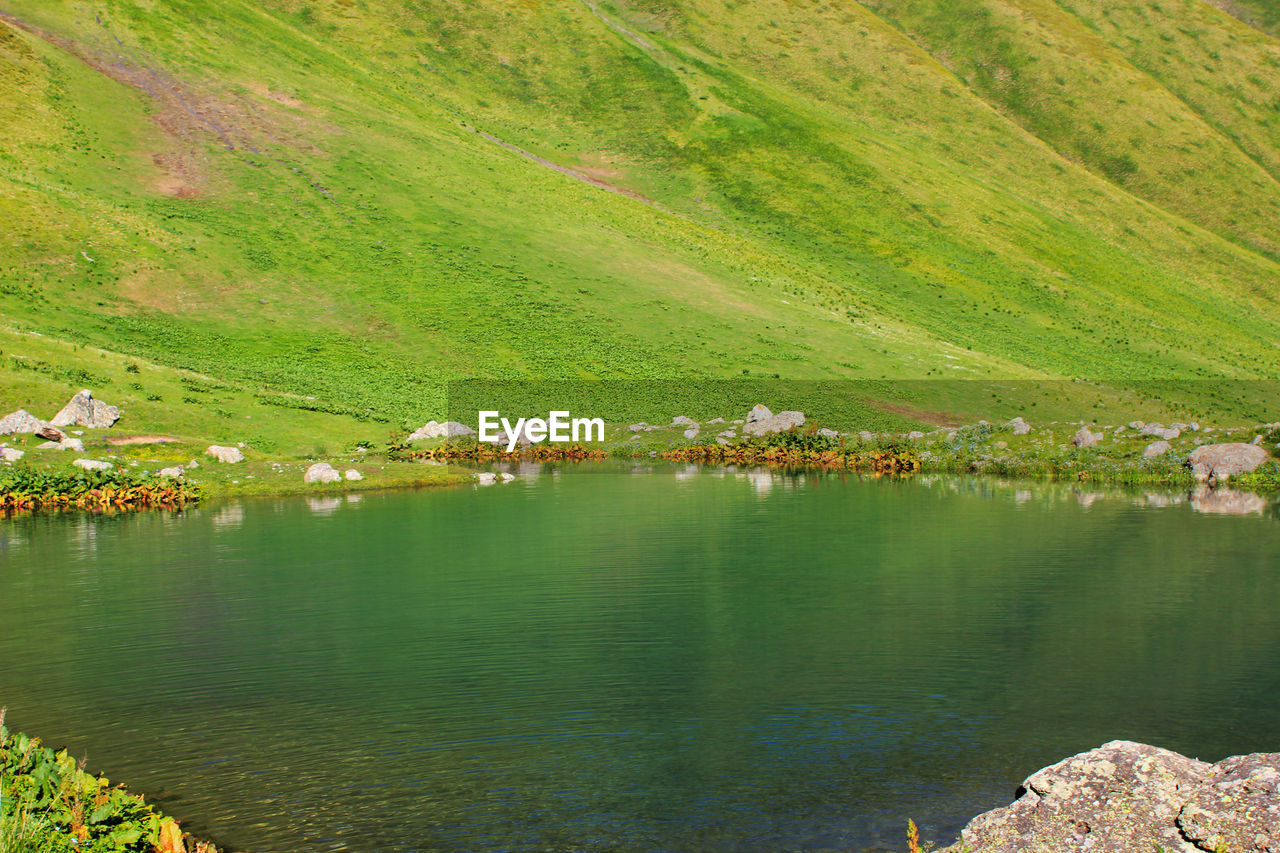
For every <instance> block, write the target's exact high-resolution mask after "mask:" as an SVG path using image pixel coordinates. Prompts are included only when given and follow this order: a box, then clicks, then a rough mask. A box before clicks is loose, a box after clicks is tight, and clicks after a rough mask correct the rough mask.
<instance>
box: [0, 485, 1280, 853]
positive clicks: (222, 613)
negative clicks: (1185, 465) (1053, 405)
mask: <svg viewBox="0 0 1280 853" xmlns="http://www.w3.org/2000/svg"><path fill="white" fill-rule="evenodd" d="M519 473H520V479H518V480H517V481H516V482H513V483H511V484H508V485H501V486H492V487H488V488H468V489H457V490H441V491H430V492H415V493H406V492H401V493H388V494H369V495H364V496H360V497H351V498H341V497H337V498H309V499H287V500H285V499H281V500H254V501H243V502H239V503H221V504H210V505H207V506H204V507H200V508H198V509H195V510H191V511H188V512H185V513H182V514H176V515H175V514H166V513H135V514H124V515H118V516H112V517H93V516H87V515H75V514H72V515H61V516H44V517H26V518H15V519H10V520H7V521H0V704H4V705H7V706H8V708H9V725H10V727H11V728H15V729H21V730H25V731H28V732H31V733H33V734H38V735H40V736H41V737H43V738H44V739H45V740H46V741H47V742H50V743H52V744H58V745H67V746H69V747H71V748H72V750H73V751H74V752H75V753H76V754H77V755H81V754H87V756H88V762H89V767H90V768H91V769H94V770H97V771H100V772H104V773H106V774H108V775H109V776H110V777H111V778H112V779H113V780H119V781H125V782H127V783H128V784H129V785H130V786H131V787H132V788H134V789H136V790H138V791H142V792H146V793H148V794H149V795H152V796H153V798H155V799H157V800H159V801H160V802H161V803H162V804H163V805H164V807H165V808H166V809H168V810H169V811H171V812H173V813H174V814H176V815H178V816H180V817H183V818H184V819H185V825H186V827H187V828H189V829H192V830H194V831H196V832H198V833H206V834H208V835H210V836H211V837H213V838H214V839H216V840H219V841H221V842H224V843H227V844H229V845H231V846H233V847H235V848H237V849H247V850H251V851H258V853H269V852H270V851H290V853H291V852H292V851H303V850H336V849H344V850H345V849H349V850H358V851H409V850H448V851H452V850H475V851H499V850H591V851H596V850H724V851H731V850H782V849H786V850H829V849H849V850H871V849H885V850H902V849H904V847H905V841H904V839H905V827H906V821H907V819H908V818H909V817H910V818H914V819H915V820H916V821H917V822H918V823H919V824H920V825H921V827H922V830H923V834H924V836H925V837H926V839H932V840H938V841H949V840H950V839H951V838H952V837H954V836H955V834H956V833H957V832H958V831H959V829H960V827H961V826H962V825H963V824H964V823H965V822H966V821H967V820H968V819H969V818H970V817H972V816H973V815H975V814H976V813H978V812H980V811H983V810H985V809H988V808H991V807H994V806H998V805H1003V804H1005V803H1007V802H1008V801H1009V800H1010V799H1011V797H1012V795H1013V793H1014V790H1015V788H1016V787H1017V785H1018V783H1019V782H1020V781H1021V780H1022V779H1023V777H1025V776H1026V775H1027V774H1029V773H1031V772H1032V771H1034V770H1036V769H1037V768H1039V767H1041V766H1043V765H1045V764H1048V763H1051V762H1053V761H1056V760H1058V759H1060V758H1062V757H1065V756H1067V755H1070V754H1072V753H1075V752H1078V751H1081V750H1084V749H1088V748H1090V747H1093V746H1097V745H1098V744H1100V743H1102V742H1104V741H1107V740H1111V739H1114V738H1127V739H1132V740H1141V741H1145V742H1149V743H1154V744H1157V745H1160V746H1165V747H1168V748H1171V749H1175V750H1178V751H1181V752H1184V753H1187V754H1190V755H1195V756H1199V757H1200V758H1204V759H1208V760H1217V759H1220V758H1222V757H1224V756H1226V755H1229V754H1234V753H1241V752H1252V751H1259V750H1267V751H1273V750H1277V749H1280V522H1278V521H1277V518H1276V515H1275V511H1274V509H1268V510H1266V511H1265V512H1264V513H1262V514H1255V515H1251V516H1245V517H1233V516H1224V515H1209V514H1204V513H1201V512H1197V511H1196V509H1195V507H1193V506H1192V504H1191V503H1190V502H1189V501H1185V500H1181V499H1180V498H1179V496H1173V499H1172V500H1168V499H1166V498H1165V497H1163V496H1153V497H1152V498H1150V499H1148V498H1146V497H1144V496H1143V495H1141V494H1134V495H1122V494H1115V495H1109V496H1108V495H1104V496H1097V495H1093V494H1090V493H1082V492H1076V491H1072V490H1070V489H1067V488H1063V487H1058V488H1047V487H1046V488H1043V489H1040V488H1031V487H1027V486H1017V485H1001V484H997V483H994V482H990V481H986V482H984V481H963V480H945V479H938V480H918V481H915V482H889V481H860V480H858V479H856V478H853V477H849V476H838V475H824V474H813V473H810V474H807V475H782V474H774V473H767V472H757V471H752V472H746V471H743V472H734V471H729V472H725V471H718V472H701V473H700V472H698V471H697V470H696V469H686V468H680V467H676V468H673V467H670V466H663V465H657V466H654V467H652V468H648V467H640V468H635V467H633V466H630V465H590V466H581V467H566V468H563V469H556V468H552V467H536V466H535V467H532V468H526V469H521V471H520V472H519ZM1166 503H1167V504H1169V505H1161V504H1166Z"/></svg>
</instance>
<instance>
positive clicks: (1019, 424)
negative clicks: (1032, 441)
mask: <svg viewBox="0 0 1280 853" xmlns="http://www.w3.org/2000/svg"><path fill="white" fill-rule="evenodd" d="M1009 426H1010V427H1011V428H1012V429H1013V434H1014V435H1026V434H1027V433H1029V432H1031V424H1029V423H1027V422H1026V421H1024V420H1023V419H1022V417H1021V416H1018V417H1016V418H1014V419H1013V420H1011V421H1009Z"/></svg>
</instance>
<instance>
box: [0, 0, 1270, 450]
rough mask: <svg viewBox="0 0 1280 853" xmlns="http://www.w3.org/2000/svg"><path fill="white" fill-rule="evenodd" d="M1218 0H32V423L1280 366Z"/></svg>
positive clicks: (14, 147) (1223, 372)
mask: <svg viewBox="0 0 1280 853" xmlns="http://www.w3.org/2000/svg"><path fill="white" fill-rule="evenodd" d="M1221 5H1222V6H1223V7H1224V8H1218V7H1217V6H1214V5H1211V4H1208V3H1204V2H1200V0H1195V2H1192V0H1161V2H1137V0H1133V1H1132V2H1130V0H1112V2H1106V3H1102V2H1096V0H1092V2H1091V0H1066V2H1060V3H1053V2H1048V0H1043V2H1042V0H1021V2H1016V3H1015V2H1012V0H1010V1H1009V2H998V1H997V0H990V1H989V2H988V0H959V1H958V2H947V3H943V2H941V0H867V2H864V3H853V2H839V1H838V0H830V2H801V0H754V2H750V3H747V2H732V0H725V1H724V2H713V0H683V2H638V1H637V2H614V3H598V4H597V3H592V2H569V0H559V2H551V1H550V0H547V1H546V2H542V1H541V0H521V2H512V0H469V2H443V0H400V2H388V3H369V2H360V0H323V2H293V0H269V1H268V2H247V0H245V1H244V2H241V0H218V2H210V0H154V2H141V0H139V2H125V1H124V0H111V1H110V2H102V3H79V2H63V1H62V0H3V2H0V12H2V13H3V16H2V18H0V300H2V302H0V314H2V315H3V318H2V324H3V329H0V350H2V351H3V358H0V395H2V397H3V400H2V402H3V404H4V405H3V408H4V409H5V411H8V410H11V409H13V408H17V407H18V406H24V407H26V408H34V407H36V406H41V407H43V409H49V408H50V406H54V407H56V405H58V404H60V402H61V401H62V400H64V399H65V398H66V397H67V396H68V395H69V393H71V392H72V391H74V390H76V389H77V388H79V387H81V386H82V385H86V383H88V382H89V380H94V379H96V380H101V381H99V382H97V383H96V384H97V385H98V386H99V387H101V388H103V389H105V391H103V392H100V394H101V396H104V397H107V398H111V397H112V396H115V397H116V398H117V399H123V400H125V401H126V402H128V403H129V417H130V423H129V427H130V428H131V429H153V430H170V431H177V432H181V433H182V434H185V435H195V434H201V433H200V430H204V433H206V434H210V435H211V434H213V433H214V432H225V431H228V429H226V428H225V427H226V426H227V425H225V424H224V425H223V428H220V429H213V428H211V427H208V426H207V425H206V424H207V423H209V422H212V423H214V424H217V423H218V421H217V418H218V417H222V418H223V419H224V420H231V419H234V421H235V423H237V424H239V423H240V422H241V421H243V420H245V419H256V420H257V421H258V422H262V421H266V422H269V423H271V424H272V426H273V429H275V430H277V431H278V430H281V429H283V430H286V432H287V433H288V434H289V435H290V436H301V437H303V438H305V437H306V436H307V435H309V434H310V433H311V432H314V433H315V434H316V435H326V436H327V435H330V434H334V435H340V434H343V433H344V432H350V431H352V430H357V429H360V430H366V431H368V430H370V429H373V428H374V426H373V425H377V430H381V431H382V432H383V433H384V434H385V426H384V425H385V424H387V423H390V424H393V425H400V424H403V423H414V422H417V423H421V422H422V421H423V420H425V419H426V418H427V417H431V416H435V415H437V414H440V413H441V412H442V411H443V404H444V403H443V401H444V386H443V383H444V382H445V381H446V380H449V379H454V378H462V377H484V378H495V379H526V378H530V379H531V378H556V379H579V378H580V379H599V378H611V379H646V378H654V379H669V378H675V377H696V376H702V377H720V378H730V377H743V376H745V377H748V378H753V379H756V378H767V377H773V376H779V377H783V378H790V379H820V380H836V379H843V378H847V379H876V380H879V379H885V378H888V379H926V378H927V379H987V380H992V379H1029V380H1053V379H1068V380H1069V379H1087V380H1091V381H1096V382H1101V383H1103V384H1104V385H1107V386H1109V387H1110V388H1113V389H1118V390H1119V392H1120V397H1119V398H1118V399H1119V400H1120V402H1119V403H1116V404H1115V405H1114V406H1113V407H1112V408H1113V409H1114V410H1115V411H1116V412H1117V413H1122V412H1123V411H1124V410H1125V403H1124V400H1125V399H1126V398H1125V396H1124V389H1125V388H1127V387H1130V386H1131V385H1133V384H1135V383H1139V382H1142V381H1147V380H1153V379H1159V380H1170V379H1178V380H1208V379H1216V378H1220V377H1230V378H1236V379H1270V378H1273V377H1276V376H1280V346H1278V342H1280V304H1278V302H1277V297H1278V296H1280V293H1278V283H1280V229H1277V223H1280V39H1277V38H1276V37H1275V36H1274V35H1272V34H1270V33H1274V32H1275V31H1276V30H1275V26H1274V22H1275V21H1274V19H1275V14H1274V12H1273V11H1270V9H1269V4H1265V3H1262V2H1261V0H1256V2H1237V3H1223V4H1221ZM1226 7H1230V8H1226ZM1268 30H1270V33H1269V32H1268ZM32 332H36V333H39V334H40V335H41V336H42V337H39V338H35V337H32V336H31V335H30V334H29V333H32ZM37 341H38V342H39V343H38V344H37V343H35V342H37ZM138 362H141V363H143V364H144V365H145V366H146V370H147V371H151V374H150V375H151V376H152V377H153V379H152V384H153V385H155V387H154V388H152V387H150V386H149V385H148V383H147V382H144V381H142V380H141V378H140V377H139V376H138V375H133V374H125V373H122V372H121V371H122V370H123V369H124V365H125V364H127V363H130V364H136V363H138ZM42 365H43V366H42ZM108 365H109V366H108ZM192 376H198V377H202V378H200V379H192V378H191V377H192ZM183 381H186V382H188V383H190V382H197V383H199V382H204V383H205V384H206V386H207V387H206V390H205V393H204V394H201V393H198V392H189V391H183V390H182V387H181V383H182V382H183ZM1209 385H1210V384H1203V385H1189V386H1188V390H1186V391H1185V392H1182V393H1181V395H1180V396H1179V395H1178V394H1173V395H1172V396H1173V397H1176V398H1178V399H1179V400H1180V401H1182V402H1187V403H1189V404H1190V405H1192V406H1193V407H1198V408H1201V409H1203V408H1204V407H1205V406H1206V405H1208V403H1207V402H1206V401H1207V400H1209V398H1208V397H1206V396H1203V395H1202V392H1201V391H1200V390H1197V389H1201V388H1207V387H1209ZM89 387H93V385H92V384H89ZM1028 387H1032V386H1028ZM1054 387H1056V388H1059V389H1060V388H1061V386H1054ZM1080 387H1082V388H1084V387H1088V388H1093V387H1094V386H1085V385H1083V384H1081V386H1080ZM210 388H215V389H216V388H222V389H224V390H223V391H221V392H219V391H217V390H213V391H210V390H209V389H210ZM962 388H963V389H968V388H972V389H974V390H973V391H972V392H970V391H968V390H958V391H956V390H953V391H949V392H945V393H942V392H940V393H941V396H943V397H946V398H947V400H946V405H947V407H948V411H952V412H959V413H961V414H964V415H972V416H982V415H986V416H1008V415H1012V414H1017V413H1019V411H1020V408H1019V407H1020V406H1021V405H1023V404H1025V397H1024V396H1019V395H1018V394H1010V395H1007V396H1006V397H1004V398H1001V397H1000V396H998V395H997V396H996V397H994V398H993V397H992V395H991V394H990V393H989V389H987V387H986V386H985V385H978V384H975V385H973V386H962ZM881 392H882V393H883V396H884V398H885V399H890V398H893V397H895V396H900V395H901V394H902V393H906V392H899V391H896V390H895V389H894V388H893V387H892V386H883V387H882V391H881ZM219 393H221V395H222V396H221V397H220V398H219ZM1089 393H1090V394H1094V393H1096V392H1094V391H1090V392H1089ZM1107 393H1108V394H1109V393H1110V392H1107ZM966 395H970V396H969V397H968V398H966ZM1259 395H1261V396H1265V394H1264V393H1263V392H1259ZM1041 396H1042V397H1043V398H1044V399H1043V400H1042V401H1041V405H1044V406H1045V407H1046V408H1044V409H1041V410H1040V411H1050V410H1052V411H1053V412H1055V413H1056V414H1060V415H1063V416H1065V415H1067V414H1070V413H1071V410H1072V409H1073V407H1077V406H1078V405H1082V404H1083V403H1082V401H1085V400H1088V401H1090V404H1091V403H1092V401H1093V400H1094V397H1089V396H1087V395H1081V396H1080V398H1079V399H1074V398H1073V394H1072V392H1069V391H1068V392H1061V391H1060V390H1055V391H1052V392H1047V391H1046V392H1043V393H1042V395H1041ZM152 398H154V399H152ZM1108 399H1112V400H1113V402H1114V399H1115V398H1114V396H1112V397H1108ZM1137 399H1138V398H1137V397H1134V398H1133V400H1134V401H1136V400H1137ZM211 400H217V401H218V402H216V403H211V402H210V401H211ZM1257 400H1258V395H1255V396H1254V397H1252V398H1250V399H1241V400H1238V401H1236V400H1233V401H1232V405H1226V404H1223V403H1220V402H1215V403H1214V404H1213V405H1218V406H1223V407H1224V408H1223V409H1222V411H1221V414H1222V415H1223V416H1224V417H1234V416H1237V415H1239V416H1245V415H1248V416H1253V417H1258V416H1259V414H1260V411H1259V407H1258V406H1257V405H1255V404H1256V403H1257ZM298 401H302V402H298ZM926 402H927V401H926ZM295 403H297V404H296V405H295ZM1236 403H1238V405H1235V404H1236ZM1108 405H1110V404H1108ZM216 412H221V414H220V415H219V414H216ZM47 414H48V413H46V416H47ZM643 414H645V413H644V412H637V413H636V415H637V416H642V415H643ZM658 414H661V413H658ZM668 414H669V413H668ZM211 417H212V418H213V420H212V421H210V418H211ZM281 418H282V419H283V420H279V419H281ZM277 421H278V423H277ZM122 425H123V424H122ZM242 431H243V430H242ZM375 431H376V430H375ZM250 432H252V431H250ZM299 440H300V441H301V440H302V439H301V438H300V439H299Z"/></svg>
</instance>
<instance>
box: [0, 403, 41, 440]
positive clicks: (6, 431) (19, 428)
mask: <svg viewBox="0 0 1280 853" xmlns="http://www.w3.org/2000/svg"><path fill="white" fill-rule="evenodd" d="M44 427H45V422H44V421H42V420H40V419H39V418H37V417H36V416H35V415H33V414H31V413H30V412H28V411H27V410H26V409H18V411H16V412H14V413H13V414H10V415H5V416H4V417H3V418H0V435H25V434H27V433H33V432H39V431H40V430H42V429H44Z"/></svg>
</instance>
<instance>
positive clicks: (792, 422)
mask: <svg viewBox="0 0 1280 853" xmlns="http://www.w3.org/2000/svg"><path fill="white" fill-rule="evenodd" d="M756 409H764V406H756V408H755V409H752V410H751V411H752V412H753V413H754V412H755V411H756ZM764 410H765V411H766V412H767V411H769V410H768V409H764ZM803 425H804V413H803V412H778V414H776V415H770V416H768V417H765V418H757V419H756V420H752V419H751V418H750V417H748V418H747V422H746V423H745V424H744V425H743V427H742V434H743V435H754V436H761V435H771V434H773V433H775V432H783V431H785V430H789V429H794V428H795V427H798V426H803Z"/></svg>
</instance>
